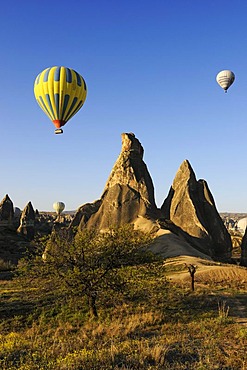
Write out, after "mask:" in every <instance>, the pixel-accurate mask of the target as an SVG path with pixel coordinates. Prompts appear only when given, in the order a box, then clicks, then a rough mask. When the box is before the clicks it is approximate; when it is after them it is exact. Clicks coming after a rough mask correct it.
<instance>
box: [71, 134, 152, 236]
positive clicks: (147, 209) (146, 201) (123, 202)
mask: <svg viewBox="0 0 247 370" xmlns="http://www.w3.org/2000/svg"><path fill="white" fill-rule="evenodd" d="M143 153H144V150H143V147H142V145H141V143H140V142H139V140H138V139H137V138H136V137H135V135H134V134H133V133H123V134H122V150H121V153H120V155H119V157H118V159H117V161H116V162H115V165H114V166H113V169H112V171H111V173H110V176H109V178H108V181H107V182H106V185H105V188H104V191H103V194H102V196H101V198H100V199H99V200H98V201H96V202H95V203H92V206H91V207H89V205H88V204H87V205H86V207H85V206H82V207H80V208H79V210H78V213H77V215H76V216H75V218H76V219H77V224H78V222H79V220H80V221H81V222H80V227H79V228H84V227H87V228H91V227H96V228H98V229H105V228H108V227H110V226H120V225H123V224H126V223H131V222H133V221H134V220H135V219H136V218H137V217H138V215H140V216H147V217H157V212H158V210H157V207H156V204H155V199H154V186H153V182H152V179H151V176H150V174H149V172H148V169H147V166H146V164H145V163H144V161H143ZM87 210H88V211H89V212H88V213H87ZM74 226H76V225H75V223H74Z"/></svg>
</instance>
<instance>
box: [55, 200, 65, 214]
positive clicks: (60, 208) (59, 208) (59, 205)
mask: <svg viewBox="0 0 247 370" xmlns="http://www.w3.org/2000/svg"><path fill="white" fill-rule="evenodd" d="M64 208H65V204H64V203H63V202H55V203H53V209H55V211H56V213H57V214H58V216H60V214H61V213H62V212H63V210H64Z"/></svg>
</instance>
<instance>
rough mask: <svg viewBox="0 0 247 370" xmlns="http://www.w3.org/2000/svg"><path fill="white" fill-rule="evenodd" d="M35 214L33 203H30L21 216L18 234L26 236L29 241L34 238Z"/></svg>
mask: <svg viewBox="0 0 247 370" xmlns="http://www.w3.org/2000/svg"><path fill="white" fill-rule="evenodd" d="M34 224H35V212H34V209H33V206H32V203H31V202H28V204H27V205H26V207H25V208H24V210H23V211H22V214H21V219H20V226H19V228H18V229H17V232H18V233H20V234H22V235H24V236H25V237H26V238H27V239H29V240H32V239H33V238H34V234H35V229H34V226H35V225H34Z"/></svg>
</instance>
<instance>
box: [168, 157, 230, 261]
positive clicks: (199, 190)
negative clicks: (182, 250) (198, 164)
mask: <svg viewBox="0 0 247 370" xmlns="http://www.w3.org/2000/svg"><path fill="white" fill-rule="evenodd" d="M161 211H162V215H163V217H164V219H168V220H171V221H172V223H173V224H175V225H176V226H177V227H178V228H180V229H181V230H182V231H183V232H185V233H186V234H187V237H188V238H189V239H190V242H191V244H192V245H193V244H197V245H198V242H199V244H200V245H201V247H202V248H203V250H204V252H205V253H207V254H209V255H211V256H212V257H215V258H220V259H222V260H226V261H228V260H229V259H230V258H231V250H232V244H231V238H230V235H229V234H228V232H227V230H226V228H225V226H224V223H223V221H222V219H221V217H220V215H219V213H218V211H217V209H216V206H215V202H214V199H213V196H212V194H211V192H210V190H209V188H208V185H207V183H206V181H205V180H198V181H197V180H196V176H195V174H194V171H193V169H192V167H191V165H190V163H189V161H187V160H185V161H184V162H183V163H182V164H181V166H180V168H179V170H178V172H177V174H176V176H175V179H174V181H173V184H172V187H171V189H170V191H169V194H168V197H167V198H166V199H165V201H164V203H163V205H162V207H161Z"/></svg>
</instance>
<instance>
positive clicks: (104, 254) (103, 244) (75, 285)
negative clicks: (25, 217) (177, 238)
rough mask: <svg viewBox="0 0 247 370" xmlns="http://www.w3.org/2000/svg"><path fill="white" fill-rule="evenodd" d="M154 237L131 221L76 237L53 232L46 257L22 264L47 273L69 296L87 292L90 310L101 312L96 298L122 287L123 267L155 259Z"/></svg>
mask: <svg viewBox="0 0 247 370" xmlns="http://www.w3.org/2000/svg"><path fill="white" fill-rule="evenodd" d="M151 240H152V238H151V236H150V235H149V234H146V233H143V232H141V231H138V230H134V228H133V226H132V225H125V226H122V227H120V228H110V229H109V230H107V231H105V232H99V231H97V230H95V229H94V230H84V231H82V232H79V233H77V234H76V236H75V237H73V238H72V237H71V236H69V234H66V233H65V234H64V233H63V234H61V233H53V234H52V236H51V238H50V239H49V240H48V241H47V242H46V243H45V244H46V245H45V252H44V254H43V258H41V257H36V258H34V259H32V260H30V261H29V262H28V263H26V264H25V263H24V264H22V266H21V268H20V269H21V271H22V273H23V272H24V275H25V276H28V277H29V278H31V277H33V278H35V277H39V278H40V277H41V276H46V277H49V279H52V282H53V284H54V286H56V288H57V289H60V290H62V291H63V292H64V293H66V295H67V296H86V297H87V299H88V304H89V308H90V313H91V314H92V315H93V316H94V317H97V316H98V311H97V305H96V303H97V298H98V296H99V294H102V293H103V292H104V291H106V290H109V289H112V290H117V291H122V290H123V289H124V285H125V279H124V276H123V274H121V273H120V271H121V268H122V267H123V266H127V265H135V264H140V263H145V262H150V261H152V260H154V259H155V258H154V256H153V255H152V254H151V253H150V252H147V247H148V245H149V244H150V242H151Z"/></svg>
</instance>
